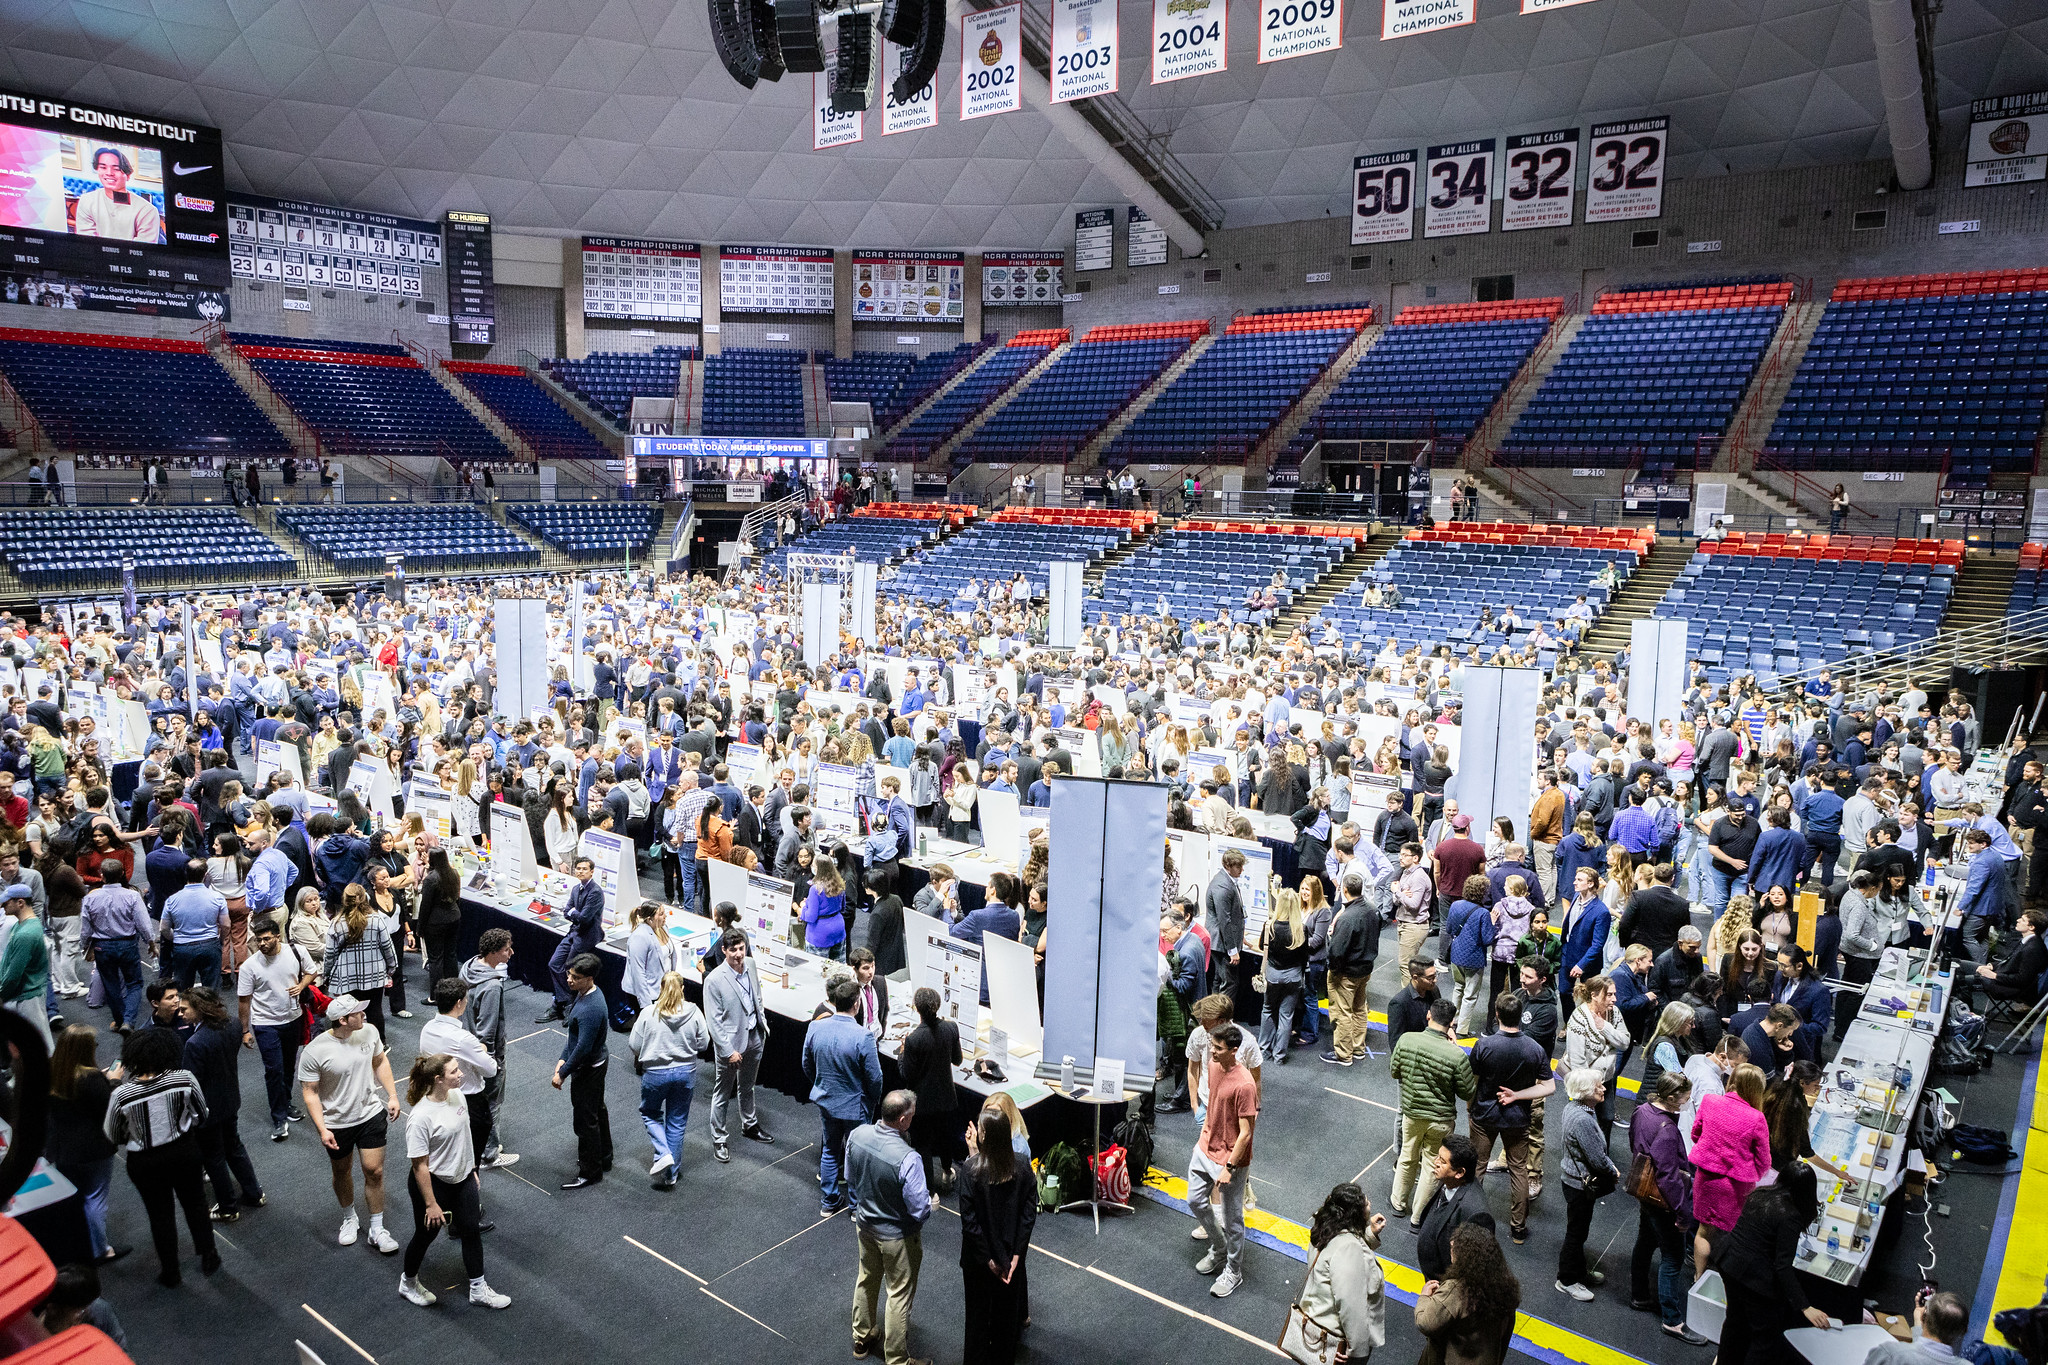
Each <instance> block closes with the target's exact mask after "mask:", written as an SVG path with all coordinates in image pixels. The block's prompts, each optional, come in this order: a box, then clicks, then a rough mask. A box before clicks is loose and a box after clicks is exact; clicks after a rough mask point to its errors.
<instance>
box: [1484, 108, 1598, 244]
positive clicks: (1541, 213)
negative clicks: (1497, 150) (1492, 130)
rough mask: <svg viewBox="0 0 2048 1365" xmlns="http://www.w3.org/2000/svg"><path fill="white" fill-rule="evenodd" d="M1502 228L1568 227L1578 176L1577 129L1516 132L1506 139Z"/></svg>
mask: <svg viewBox="0 0 2048 1365" xmlns="http://www.w3.org/2000/svg"><path fill="white" fill-rule="evenodd" d="M1507 152H1508V158H1507V183H1506V188H1505V191H1504V193H1503V196H1502V198H1501V206H1500V228H1501V231H1502V232H1520V231H1523V230H1525V229H1527V228H1555V227H1570V226H1571V224H1572V196H1573V193H1574V191H1575V189H1576V186H1577V180H1578V171H1579V167H1578V160H1579V130H1578V129H1576V128H1559V129H1557V130H1556V131H1555V132H1549V133H1518V134H1516V135H1515V136H1514V137H1511V138H1509V139H1508V147H1507Z"/></svg>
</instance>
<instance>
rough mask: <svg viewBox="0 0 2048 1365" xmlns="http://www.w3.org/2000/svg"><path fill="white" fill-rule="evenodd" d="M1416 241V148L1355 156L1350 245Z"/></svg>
mask: <svg viewBox="0 0 2048 1365" xmlns="http://www.w3.org/2000/svg"><path fill="white" fill-rule="evenodd" d="M1414 239H1415V149H1414V148H1413V147H1411V148H1409V149H1408V150H1407V151H1405V152H1381V153H1379V154H1378V155H1376V156H1361V157H1354V158H1353V159H1352V162H1351V245H1353V246H1364V245H1366V244H1367V243H1368V242H1409V241H1413V240H1414Z"/></svg>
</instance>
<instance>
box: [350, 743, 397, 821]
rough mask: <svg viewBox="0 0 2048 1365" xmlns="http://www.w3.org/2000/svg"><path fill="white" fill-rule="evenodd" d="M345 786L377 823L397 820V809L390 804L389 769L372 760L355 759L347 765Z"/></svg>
mask: <svg viewBox="0 0 2048 1365" xmlns="http://www.w3.org/2000/svg"><path fill="white" fill-rule="evenodd" d="M346 785H347V788H348V790H350V791H352V792H354V793H355V794H356V798H357V799H358V800H360V801H361V802H362V803H363V805H364V806H365V807H367V808H368V810H369V812H370V814H371V815H373V816H375V817H376V818H377V820H378V822H379V823H384V822H387V821H388V822H395V821H396V820H397V819H398V808H397V806H395V805H393V804H392V797H393V792H392V788H391V769H389V768H387V767H385V766H384V764H382V763H380V762H378V761H376V760H374V759H368V758H359V759H357V760H356V761H355V762H354V763H351V764H350V765H349V769H348V782H347V784H346Z"/></svg>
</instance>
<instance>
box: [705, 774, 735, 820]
mask: <svg viewBox="0 0 2048 1365" xmlns="http://www.w3.org/2000/svg"><path fill="white" fill-rule="evenodd" d="M711 794H712V795H713V796H716V797H717V798H718V808H719V809H718V813H719V814H720V815H722V816H724V817H725V818H726V819H728V820H737V819H739V814H740V803H741V797H740V789H739V788H738V787H735V786H734V785H733V784H732V771H731V770H730V769H728V768H727V767H726V766H725V765H724V764H723V763H719V764H714V765H713V766H712V769H711Z"/></svg>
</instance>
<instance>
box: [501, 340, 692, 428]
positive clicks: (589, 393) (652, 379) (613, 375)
mask: <svg viewBox="0 0 2048 1365" xmlns="http://www.w3.org/2000/svg"><path fill="white" fill-rule="evenodd" d="M696 358H697V348H696V347H694V346H657V347H655V348H654V349H653V350H651V351H592V352H591V353H590V354H589V355H587V356H584V357H583V358H582V359H581V360H543V361H541V362H540V365H541V368H542V369H543V370H546V371H547V373H548V375H549V377H551V378H552V379H553V380H554V381H555V382H556V383H557V384H560V385H561V386H562V387H563V388H565V389H567V390H568V391H569V392H571V393H573V394H575V395H576V396H577V397H578V398H581V399H582V400H583V401H584V402H586V403H588V404H590V406H591V407H593V408H596V409H597V410H598V411H599V412H601V413H603V414H604V415H605V416H607V417H609V418H611V420H612V422H613V424H614V425H616V426H617V427H618V428H619V430H621V431H624V430H625V429H626V423H627V421H628V420H629V419H630V418H631V417H632V415H633V400H634V399H635V398H673V397H675V396H676V386H677V382H678V379H679V378H680V376H681V374H682V368H683V362H684V361H685V360H695V359H696Z"/></svg>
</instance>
